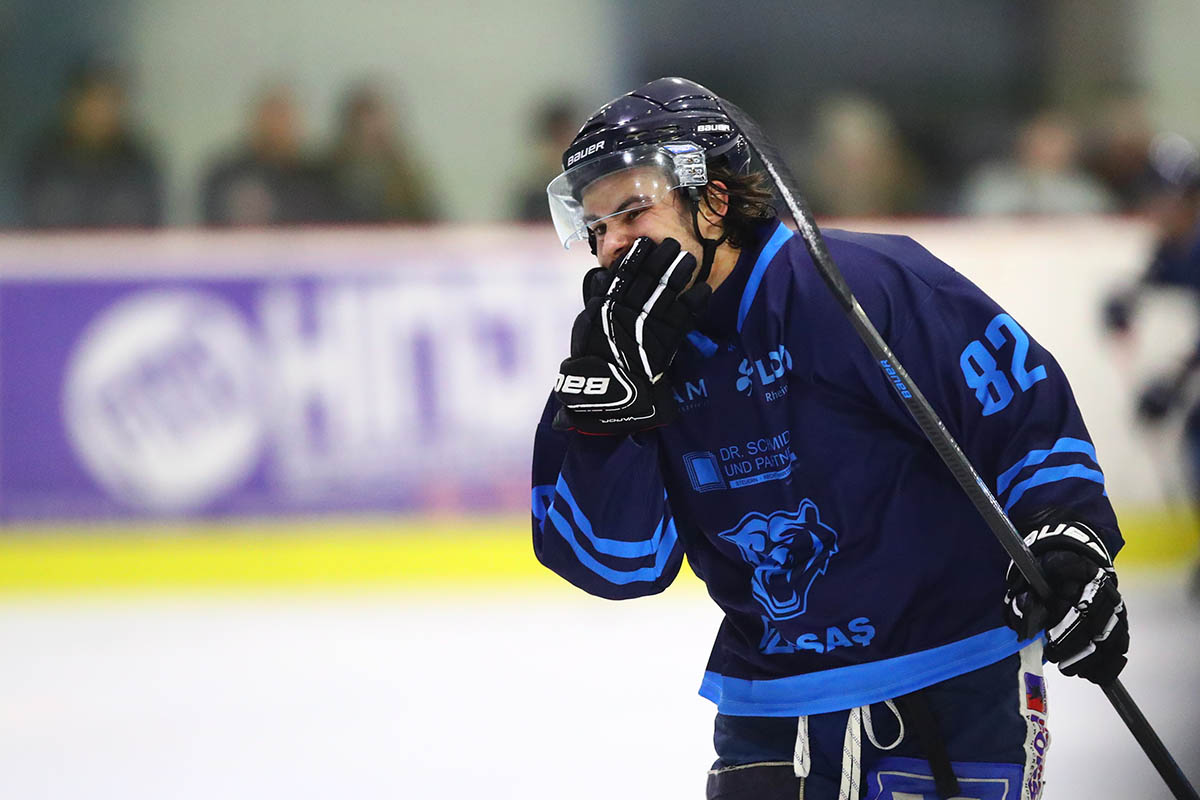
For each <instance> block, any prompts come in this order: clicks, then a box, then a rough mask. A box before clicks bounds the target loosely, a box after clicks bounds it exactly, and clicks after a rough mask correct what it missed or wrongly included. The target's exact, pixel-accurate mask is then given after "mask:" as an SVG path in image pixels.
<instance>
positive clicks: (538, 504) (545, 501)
mask: <svg viewBox="0 0 1200 800" xmlns="http://www.w3.org/2000/svg"><path fill="white" fill-rule="evenodd" d="M553 502H554V487H553V486H551V485H550V484H548V483H547V484H543V485H541V486H535V487H533V497H532V498H531V499H530V510H531V511H532V512H533V518H534V519H536V520H537V521H538V522H544V521H545V520H546V512H547V511H549V510H550V504H551V503H553Z"/></svg>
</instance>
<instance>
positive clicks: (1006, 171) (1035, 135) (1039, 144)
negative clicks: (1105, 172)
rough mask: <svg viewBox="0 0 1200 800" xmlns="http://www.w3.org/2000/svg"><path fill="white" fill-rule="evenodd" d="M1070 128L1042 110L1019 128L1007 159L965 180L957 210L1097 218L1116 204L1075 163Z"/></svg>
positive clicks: (1076, 136) (1068, 123)
mask: <svg viewBox="0 0 1200 800" xmlns="http://www.w3.org/2000/svg"><path fill="white" fill-rule="evenodd" d="M1079 158H1080V142H1079V134H1078V132H1077V131H1076V128H1075V126H1074V125H1073V124H1072V122H1071V121H1070V119H1068V118H1067V117H1066V116H1064V115H1063V114H1060V113H1058V112H1055V111H1044V112H1042V113H1040V114H1038V115H1037V116H1035V117H1033V118H1032V119H1030V120H1029V121H1028V122H1026V123H1025V124H1024V125H1022V126H1021V129H1020V131H1019V132H1018V135H1017V144H1016V152H1015V154H1014V156H1013V158H1012V159H1009V160H1004V161H999V162H993V163H990V164H985V165H984V166H983V167H981V168H979V169H978V170H977V171H976V172H975V173H974V174H973V175H972V176H971V177H969V178H968V180H967V183H966V186H965V187H964V189H963V195H962V208H963V210H964V211H965V212H966V213H968V214H1096V213H1101V212H1105V211H1111V210H1113V209H1114V208H1115V207H1116V201H1115V200H1114V198H1113V196H1112V195H1111V194H1110V193H1109V192H1108V190H1107V189H1105V188H1104V186H1103V185H1102V184H1101V183H1100V182H1099V181H1098V180H1096V179H1095V178H1093V177H1092V176H1091V175H1089V174H1088V173H1086V172H1085V171H1084V170H1083V169H1082V167H1081V166H1080V163H1079Z"/></svg>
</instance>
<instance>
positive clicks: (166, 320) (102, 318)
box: [0, 228, 586, 523]
mask: <svg viewBox="0 0 1200 800" xmlns="http://www.w3.org/2000/svg"><path fill="white" fill-rule="evenodd" d="M584 255H586V254H584ZM585 266H586V259H585V258H582V257H581V255H580V254H578V253H570V254H567V253H564V252H563V251H562V250H561V249H559V248H558V247H557V246H556V244H555V242H554V238H553V235H552V234H550V233H549V232H548V231H543V230H540V229H536V228H535V229H528V230H507V229H503V230H502V229H495V230H488V229H430V230H423V231H403V232H379V231H374V232H369V233H365V234H364V233H360V232H349V231H346V232H341V231H334V232H302V233H300V232H289V233H276V232H263V233H257V234H244V233H237V234H199V233H176V234H164V235H148V236H136V235H117V236H95V237H66V238H64V237H56V238H37V237H4V238H0V522H9V523H11V522H17V521H34V520H60V519H61V520H78V519H120V518H139V517H143V518H145V517H152V518H162V517H178V516H233V515H237V516H244V515H255V516H259V515H276V514H284V515H286V514H298V513H313V512H322V511H342V512H376V511H425V512H428V511H440V510H448V511H464V510H516V509H517V508H520V507H523V506H524V505H525V504H526V503H527V502H528V473H529V454H530V448H531V440H532V433H533V427H534V425H535V424H536V421H537V417H538V415H539V413H540V411H541V408H542V405H543V404H544V403H545V400H546V395H547V392H548V390H549V387H550V385H551V384H552V382H553V376H554V370H555V367H556V365H557V363H558V361H559V360H560V359H561V358H562V351H563V348H564V346H565V342H566V337H567V332H568V331H569V328H570V322H571V318H572V317H573V315H574V313H575V312H576V310H577V309H576V306H577V305H578V302H579V300H578V295H577V293H578V282H579V276H580V274H581V273H582V269H583V268H584V267H585Z"/></svg>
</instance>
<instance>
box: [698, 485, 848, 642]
mask: <svg viewBox="0 0 1200 800" xmlns="http://www.w3.org/2000/svg"><path fill="white" fill-rule="evenodd" d="M718 535H719V536H720V537H721V538H722V539H725V540H726V541H729V542H733V543H734V544H735V545H737V547H738V550H739V552H741V555H742V558H743V559H744V560H745V561H746V563H747V564H750V565H751V566H753V567H754V578H753V593H754V599H755V600H757V601H758V603H759V604H760V605H761V606H762V607H763V609H764V610H765V611H766V612H767V616H768V617H769V618H770V619H775V620H783V619H791V618H793V617H798V616H800V615H801V614H803V613H804V611H805V609H806V608H807V606H808V590H809V589H810V588H812V584H813V581H815V580H816V578H817V576H818V575H823V574H824V573H825V570H826V568H827V567H828V566H829V559H830V558H832V557H833V554H834V553H836V552H837V551H838V547H837V538H838V535H837V532H836V531H834V530H833V528H830V527H829V526H828V525H826V524H825V523H823V522H821V514H820V511H819V510H818V509H817V504H816V503H814V502H813V501H812V500H809V499H807V498H805V499H804V500H803V501H802V502H801V503H800V507H799V508H798V509H796V510H795V511H776V512H774V513H772V514H760V513H759V512H757V511H752V512H750V513H749V514H747V515H746V516H744V517H742V519H741V520H740V521H739V522H738V524H737V525H735V526H734V527H732V528H730V529H729V530H727V531H722V532H721V533H720V534H718Z"/></svg>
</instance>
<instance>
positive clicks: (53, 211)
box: [22, 63, 163, 228]
mask: <svg viewBox="0 0 1200 800" xmlns="http://www.w3.org/2000/svg"><path fill="white" fill-rule="evenodd" d="M126 87H127V80H126V78H125V75H124V74H123V73H122V72H121V70H120V69H118V68H117V67H116V66H114V65H111V64H102V63H85V64H82V65H80V66H78V67H76V68H75V70H74V71H73V72H72V74H71V75H70V76H69V77H68V79H67V83H66V88H65V90H64V92H63V97H62V101H61V107H60V116H59V118H58V120H57V121H56V122H55V123H54V124H53V125H52V126H51V127H50V128H49V129H48V130H46V131H44V132H42V133H41V135H39V137H38V139H37V144H36V145H35V146H34V147H33V148H32V149H31V150H30V152H29V153H28V154H27V155H26V157H25V162H24V176H23V180H22V184H23V187H22V189H23V195H24V197H23V203H22V207H23V212H24V213H23V220H22V223H23V225H24V226H25V227H28V228H109V227H122V228H152V227H157V226H159V225H161V224H162V222H163V189H162V180H161V177H160V175H159V171H158V167H157V165H156V164H155V160H154V157H153V155H152V154H151V152H150V148H149V147H148V146H147V145H146V144H145V143H144V142H143V141H142V140H141V138H140V137H139V135H138V134H136V133H135V132H134V129H133V125H132V123H131V122H130V119H129V111H128V96H127V94H126Z"/></svg>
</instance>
